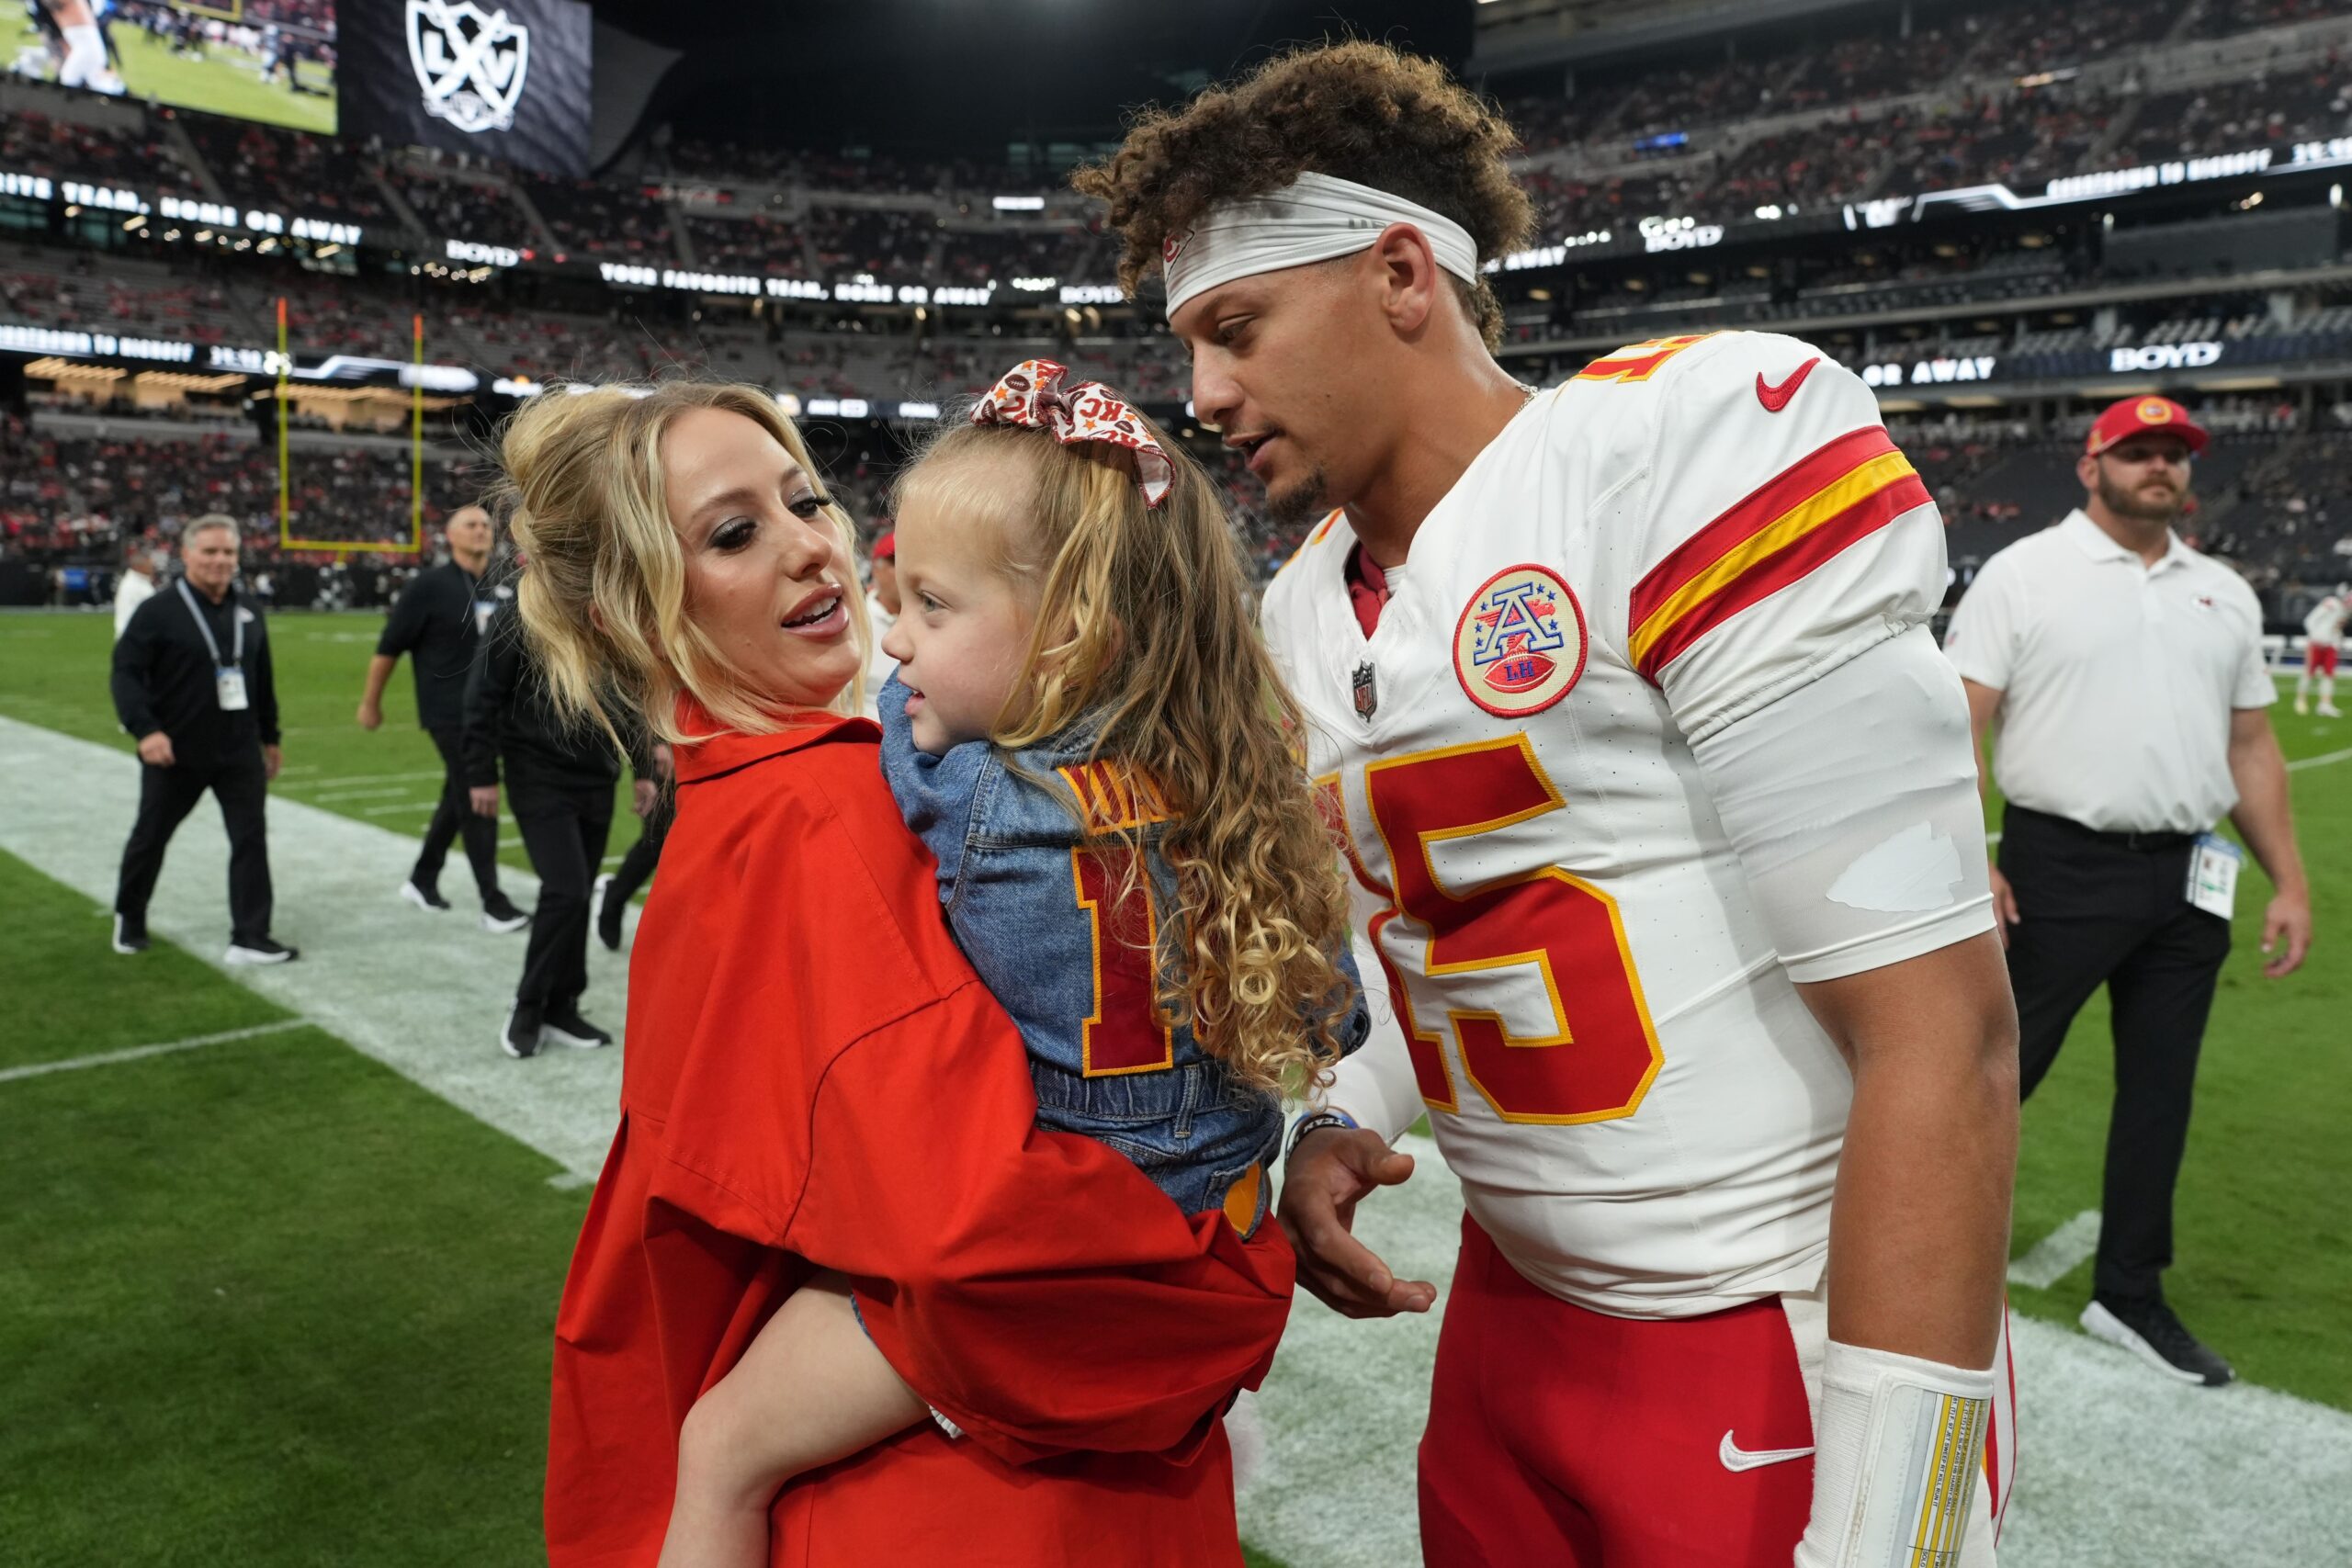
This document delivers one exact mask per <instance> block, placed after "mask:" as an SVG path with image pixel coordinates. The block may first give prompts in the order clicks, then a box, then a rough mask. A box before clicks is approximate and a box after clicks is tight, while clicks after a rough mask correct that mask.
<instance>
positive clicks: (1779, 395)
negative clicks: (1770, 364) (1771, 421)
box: [1756, 354, 1821, 413]
mask: <svg viewBox="0 0 2352 1568" xmlns="http://www.w3.org/2000/svg"><path fill="white" fill-rule="evenodd" d="M1820 363H1821V355H1817V354H1816V355H1814V356H1813V357H1812V358H1811V359H1808V360H1806V361H1805V362H1804V364H1803V365H1800V366H1798V367H1796V371H1795V373H1794V374H1792V376H1790V378H1788V379H1787V380H1785V381H1783V382H1781V384H1780V385H1779V386H1777V387H1775V386H1772V385H1770V383H1768V382H1767V381H1766V380H1765V379H1764V372H1762V371H1761V370H1758V372H1757V373H1756V400H1757V401H1758V402H1759V403H1762V404H1763V405H1764V406H1765V407H1766V408H1767V409H1770V411H1771V412H1774V413H1779V412H1781V410H1782V409H1784V408H1787V407H1788V406H1789V400H1790V399H1791V398H1793V397H1795V396H1796V395H1797V389H1798V388H1799V387H1802V386H1804V378H1806V377H1808V376H1810V375H1812V374H1813V367H1815V366H1816V365H1818V364H1820Z"/></svg>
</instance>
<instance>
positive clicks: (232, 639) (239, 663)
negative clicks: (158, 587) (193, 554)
mask: <svg viewBox="0 0 2352 1568" xmlns="http://www.w3.org/2000/svg"><path fill="white" fill-rule="evenodd" d="M180 598H181V599H182V600H183V601H184V602H186V604H187V613H188V614H189V615H194V616H195V617H196V629H197V630H198V631H199V632H201V633H203V634H204V648H205V651H206V652H208V653H209V654H211V655H212V667H213V668H214V669H215V670H224V669H227V670H234V669H242V668H243V666H244V662H245V623H244V622H243V621H242V620H240V619H238V618H237V613H236V611H235V610H234V609H233V608H232V609H231V611H230V612H229V624H230V626H232V627H233V628H234V629H233V630H232V631H231V632H230V634H229V662H228V663H227V664H225V665H224V664H222V663H221V662H220V643H219V642H217V641H216V640H214V638H213V636H212V626H211V624H210V623H209V622H208V621H207V620H205V618H204V612H203V611H202V610H199V609H198V608H197V606H196V595H195V594H193V593H191V592H188V587H187V578H185V577H183V578H181V579H180Z"/></svg>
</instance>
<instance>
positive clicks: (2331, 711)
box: [2314, 703, 2344, 718]
mask: <svg viewBox="0 0 2352 1568" xmlns="http://www.w3.org/2000/svg"><path fill="white" fill-rule="evenodd" d="M2314 711H2316V712H2317V713H2318V714H2319V716H2320V717H2322V718H2342V717H2343V716H2344V710H2343V709H2342V708H2339V707H2337V706H2336V705H2335V704H2334V703H2322V704H2320V705H2319V706H2318V708H2317V709H2316V710H2314Z"/></svg>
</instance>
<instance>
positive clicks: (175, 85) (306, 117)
mask: <svg viewBox="0 0 2352 1568" xmlns="http://www.w3.org/2000/svg"><path fill="white" fill-rule="evenodd" d="M372 4H374V5H378V6H381V5H383V4H385V0H372ZM335 5H336V0H201V3H199V0H18V3H17V4H15V5H12V6H8V8H7V11H6V12H5V13H0V62H5V63H6V68H7V69H8V70H9V71H10V72H12V73H15V74H17V75H19V76H29V77H31V78H33V79H35V80H36V81H41V82H52V83H57V84H59V85H63V86H68V87H81V88H85V89H87V90H89V91H92V92H97V93H104V94H107V95H110V96H129V97H131V98H136V99H141V100H145V99H147V98H153V99H155V100H156V101H157V102H160V103H165V104H171V105H174V106H175V107H180V108H187V109H198V110H202V111H203V112H204V113H207V114H218V115H230V116H233V117H235V118H239V119H258V120H266V121H268V122H269V123H271V124H273V125H286V126H292V127H294V128H295V129H297V130H314V131H320V132H324V133H330V134H331V133H333V132H334V130H335V129H336V114H335V106H336V93H335V76H336V53H335V49H336V39H335ZM392 8H394V9H397V8H398V7H397V6H396V5H395V6H393V7H392Z"/></svg>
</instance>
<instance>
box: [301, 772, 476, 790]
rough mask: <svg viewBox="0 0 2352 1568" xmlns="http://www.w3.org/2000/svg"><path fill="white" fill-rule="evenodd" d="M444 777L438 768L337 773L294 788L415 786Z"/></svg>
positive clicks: (308, 781)
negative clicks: (368, 785) (427, 780)
mask: <svg viewBox="0 0 2352 1568" xmlns="http://www.w3.org/2000/svg"><path fill="white" fill-rule="evenodd" d="M293 771H294V770H293V769H291V768H286V769H282V770H280V771H279V773H278V775H277V776H278V777H279V778H281V779H282V778H284V777H285V776H286V775H287V774H288V773H292V772H293ZM310 771H311V773H316V772H318V770H317V769H316V768H312V769H311V770H310ZM444 776H446V775H444V774H443V773H442V772H441V770H440V769H438V768H434V769H431V770H429V771H427V772H424V773H352V774H349V775H347V776H346V775H345V774H341V773H338V774H336V775H335V776H334V777H333V778H322V779H311V780H307V781H305V782H304V783H302V784H299V785H297V786H296V787H298V788H300V789H344V788H347V787H349V786H351V785H354V784H415V783H417V782H419V781H420V780H424V779H438V778H442V777H444Z"/></svg>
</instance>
